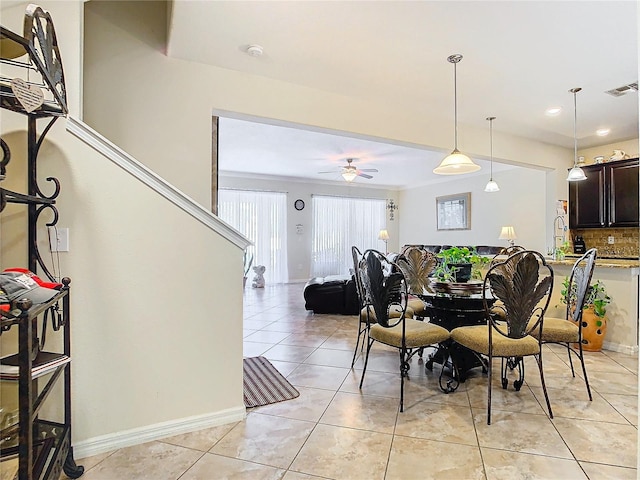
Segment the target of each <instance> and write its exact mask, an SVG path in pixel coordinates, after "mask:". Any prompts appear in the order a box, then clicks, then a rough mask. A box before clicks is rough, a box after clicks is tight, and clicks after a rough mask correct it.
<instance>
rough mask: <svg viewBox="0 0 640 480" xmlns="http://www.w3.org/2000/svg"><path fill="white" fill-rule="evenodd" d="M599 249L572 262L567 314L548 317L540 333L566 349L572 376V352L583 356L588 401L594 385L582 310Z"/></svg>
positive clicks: (544, 340) (590, 251) (581, 362)
mask: <svg viewBox="0 0 640 480" xmlns="http://www.w3.org/2000/svg"><path fill="white" fill-rule="evenodd" d="M597 252H598V251H597V249H595V248H592V249H590V250H588V251H587V252H586V253H585V254H584V255H582V256H581V257H580V258H579V259H578V260H576V262H575V263H574V264H573V267H572V269H571V275H570V276H569V283H568V285H567V291H566V293H565V298H564V301H565V303H566V305H567V308H566V310H565V316H564V318H554V317H545V319H544V325H543V326H542V335H541V339H542V343H543V344H546V343H555V344H557V345H562V346H564V347H566V348H567V355H568V356H569V365H570V366H571V375H572V376H573V377H575V376H576V373H575V370H574V368H573V360H572V357H571V353H572V352H573V353H574V354H575V355H576V356H577V357H578V358H579V359H580V364H581V365H582V374H583V376H584V383H585V385H586V386H587V393H588V394H589V400H593V397H592V396H591V388H590V387H589V378H588V377H587V369H586V367H585V365H584V353H583V351H582V343H583V342H582V327H583V323H582V312H583V309H584V305H585V299H586V298H587V292H588V290H589V285H590V283H591V277H592V276H593V269H594V267H595V264H596V257H597ZM532 334H533V335H534V336H535V335H539V332H538V328H536V329H534V330H533V332H532Z"/></svg>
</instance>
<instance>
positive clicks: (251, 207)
mask: <svg viewBox="0 0 640 480" xmlns="http://www.w3.org/2000/svg"><path fill="white" fill-rule="evenodd" d="M218 216H219V217H220V218H221V219H222V220H224V221H225V222H227V223H228V224H229V225H231V226H232V227H234V228H235V229H236V230H238V231H239V232H240V233H242V234H243V235H244V236H245V237H247V238H248V239H249V240H251V241H252V242H253V243H254V244H253V245H252V246H250V247H249V248H248V249H247V250H248V251H249V252H250V253H251V254H253V265H252V266H256V265H264V266H265V267H266V270H265V272H264V278H265V282H266V283H267V284H269V283H285V282H287V281H288V279H289V278H288V272H287V195H286V193H280V192H256V191H249V190H225V189H220V190H219V192H218ZM247 276H248V277H249V281H251V278H253V271H249V273H248V275H247Z"/></svg>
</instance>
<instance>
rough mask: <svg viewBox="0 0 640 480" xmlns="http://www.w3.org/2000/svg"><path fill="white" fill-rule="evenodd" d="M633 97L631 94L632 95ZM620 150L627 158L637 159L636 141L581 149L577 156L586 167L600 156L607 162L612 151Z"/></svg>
mask: <svg viewBox="0 0 640 480" xmlns="http://www.w3.org/2000/svg"><path fill="white" fill-rule="evenodd" d="M632 95H633V94H632ZM614 149H615V150H622V151H623V152H625V153H626V154H627V155H629V158H637V157H638V151H639V149H638V139H637V138H635V139H633V140H627V141H624V142H615V143H608V144H606V145H600V146H598V147H592V148H583V149H581V150H578V156H580V155H582V156H583V157H584V161H585V163H586V164H587V165H590V164H592V163H594V160H593V159H594V157H596V156H599V155H602V156H604V158H605V160H609V157H611V155H613V150H614Z"/></svg>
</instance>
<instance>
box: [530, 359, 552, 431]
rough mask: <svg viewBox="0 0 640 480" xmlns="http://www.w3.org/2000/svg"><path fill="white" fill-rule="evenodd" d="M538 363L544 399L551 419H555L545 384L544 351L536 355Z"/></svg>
mask: <svg viewBox="0 0 640 480" xmlns="http://www.w3.org/2000/svg"><path fill="white" fill-rule="evenodd" d="M534 356H535V359H536V362H537V363H538V370H540V384H541V385H542V391H543V392H544V399H545V400H546V401H547V408H548V409H549V418H553V412H552V411H551V402H550V401H549V394H548V393H547V386H546V385H545V383H544V372H543V371H542V351H541V352H540V353H539V354H538V355H534Z"/></svg>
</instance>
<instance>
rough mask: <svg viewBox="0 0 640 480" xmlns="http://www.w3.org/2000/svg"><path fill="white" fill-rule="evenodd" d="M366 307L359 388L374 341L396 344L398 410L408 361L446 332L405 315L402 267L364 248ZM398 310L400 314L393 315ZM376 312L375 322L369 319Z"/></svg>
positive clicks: (362, 271)
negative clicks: (398, 389)
mask: <svg viewBox="0 0 640 480" xmlns="http://www.w3.org/2000/svg"><path fill="white" fill-rule="evenodd" d="M359 273H360V278H361V280H362V287H363V291H364V298H365V304H366V307H365V308H366V309H367V319H369V320H368V321H367V324H368V343H367V352H366V355H365V361H364V367H363V369H362V377H361V378H360V388H361V389H362V384H363V382H364V377H365V373H366V371H367V364H368V362H369V352H370V351H371V347H372V345H373V343H374V342H379V343H382V344H384V345H387V346H390V347H394V348H397V349H398V350H399V352H400V365H399V366H400V411H401V412H402V411H403V409H404V381H405V378H407V377H408V376H409V369H410V367H411V365H410V361H411V358H412V357H413V355H414V354H415V353H419V352H422V350H423V349H424V348H427V347H433V348H436V346H438V345H439V344H441V343H443V342H446V341H447V340H448V339H449V332H448V330H446V329H445V328H442V327H441V326H439V325H434V324H432V323H429V322H423V321H419V320H415V319H413V318H410V317H409V315H407V310H408V309H407V288H406V282H405V278H404V275H403V274H402V271H401V270H400V269H399V268H397V266H396V265H394V264H392V263H391V262H389V261H388V260H387V258H386V257H385V255H384V254H382V253H380V252H378V251H377V250H366V251H365V252H364V253H363V255H362V259H361V260H360V265H359ZM395 312H399V313H400V315H399V316H394V315H393V314H394V313H395ZM372 316H375V318H376V322H375V323H373V322H371V321H370V318H371V317H372ZM441 388H442V387H441Z"/></svg>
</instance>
